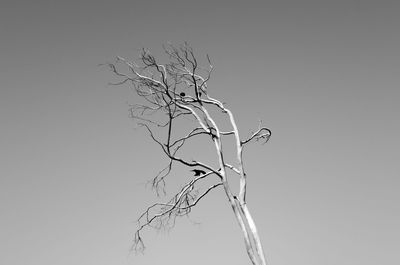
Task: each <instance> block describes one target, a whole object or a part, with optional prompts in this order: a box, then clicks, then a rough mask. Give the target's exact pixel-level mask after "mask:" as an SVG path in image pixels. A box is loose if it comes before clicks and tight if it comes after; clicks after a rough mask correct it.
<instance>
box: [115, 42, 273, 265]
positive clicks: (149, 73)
mask: <svg viewBox="0 0 400 265" xmlns="http://www.w3.org/2000/svg"><path fill="white" fill-rule="evenodd" d="M164 51H165V53H166V55H167V56H168V58H169V59H168V60H167V61H168V62H167V63H165V64H161V63H159V62H158V60H156V58H155V57H154V56H153V55H152V54H151V53H150V52H149V51H148V50H146V49H143V50H142V52H141V56H140V58H139V60H138V62H131V61H128V60H126V59H124V58H121V57H117V59H116V61H115V62H113V63H108V64H107V65H108V67H109V68H110V70H111V71H112V72H113V73H114V74H115V75H116V76H117V77H118V78H119V81H118V82H117V83H114V84H115V85H122V84H129V85H130V86H132V87H133V88H134V90H135V91H136V93H137V95H138V96H139V97H140V98H141V99H142V101H143V103H140V104H135V105H132V107H131V109H130V114H131V116H132V118H133V119H135V120H136V121H137V123H138V125H139V126H142V127H143V128H144V129H145V130H147V132H148V133H149V136H150V137H151V139H152V140H153V141H154V142H155V143H156V144H157V145H158V146H159V147H160V149H161V150H162V152H163V153H164V154H165V155H166V157H167V158H168V164H167V166H166V167H165V168H163V169H162V170H161V171H160V172H159V173H158V174H157V175H156V176H155V177H154V178H153V179H152V181H151V183H152V187H153V188H154V189H155V190H156V191H157V193H159V192H160V191H165V181H166V178H167V176H168V175H170V173H171V172H172V169H173V166H174V165H175V164H176V163H180V164H182V165H184V166H186V167H188V168H190V169H192V171H194V172H195V176H194V178H193V179H191V180H189V181H187V183H185V184H184V185H183V186H182V188H181V189H180V190H178V191H177V192H176V193H175V194H174V195H173V196H172V197H171V199H170V200H167V201H166V202H160V203H155V204H153V205H150V206H149V207H148V208H147V209H146V210H145V211H144V212H143V213H142V215H140V217H139V218H138V224H139V226H138V229H137V231H136V233H135V236H134V246H133V248H134V250H136V251H138V250H143V249H144V243H143V239H142V231H143V229H144V228H146V227H153V228H158V229H160V228H161V227H163V226H168V225H170V224H171V223H174V222H175V219H176V217H180V216H185V215H188V214H189V213H190V211H191V210H192V208H193V207H195V206H196V205H197V204H198V203H199V201H200V200H201V199H202V198H204V197H205V196H206V195H207V194H208V193H209V192H211V191H212V190H214V189H216V188H217V187H219V186H221V187H222V188H223V190H224V192H225V194H226V198H227V200H228V202H229V203H230V205H231V207H232V210H233V212H234V214H235V217H236V220H237V221H238V223H239V226H240V228H241V231H242V232H243V235H244V240H245V246H246V250H247V253H248V256H249V258H250V260H251V262H252V263H253V264H255V265H265V264H266V261H265V256H264V253H263V249H262V246H261V241H260V238H259V235H258V232H257V228H256V225H255V223H254V220H253V217H252V216H251V214H250V211H249V209H248V207H247V203H246V187H247V175H246V173H245V171H244V167H243V159H242V157H243V155H242V153H243V148H244V147H245V146H246V145H247V144H249V143H251V142H252V141H258V140H261V141H263V142H264V143H266V142H267V141H268V140H269V138H270V137H271V131H270V130H269V129H268V128H266V127H263V126H262V125H261V122H260V124H259V127H258V129H257V130H255V131H254V132H253V133H251V134H250V135H249V136H248V137H247V138H244V139H243V138H241V137H240V136H239V130H238V128H237V125H236V122H235V118H234V116H233V114H232V112H231V111H230V110H229V109H228V108H227V107H226V105H225V104H224V103H223V102H222V101H220V100H217V99H215V98H213V97H212V96H211V93H210V91H209V89H208V81H209V79H210V76H211V73H212V71H213V66H212V64H211V61H210V59H209V57H208V55H207V56H206V59H207V60H205V61H207V64H208V66H207V68H203V67H201V66H200V65H199V62H198V58H196V56H195V55H194V52H193V49H192V48H191V47H190V46H189V45H188V44H187V43H185V44H183V45H181V46H173V45H168V46H165V47H164ZM211 110H213V111H214V113H215V111H218V112H219V113H220V115H222V116H224V117H226V119H228V121H229V124H230V127H231V128H229V129H228V130H224V129H222V128H221V126H219V124H217V122H216V119H215V117H213V115H211V113H212V112H211ZM181 121H185V122H190V121H192V124H193V127H192V128H191V129H190V130H188V131H179V128H178V126H176V124H178V122H181ZM193 121H194V122H193ZM199 137H206V138H208V139H209V140H210V144H213V145H214V146H215V151H216V156H217V158H218V162H217V163H216V164H217V165H218V166H214V167H213V166H212V165H209V164H207V163H205V162H204V161H199V160H195V159H188V158H186V157H181V156H180V154H181V152H180V150H181V149H182V148H183V147H184V146H186V144H187V143H189V141H193V140H195V139H197V138H199ZM224 137H233V138H234V143H235V150H236V161H235V162H234V163H233V164H231V163H229V162H228V161H226V159H225V157H224V149H223V146H222V139H223V138H224ZM228 172H229V175H230V176H229V178H228ZM210 177H213V179H214V181H215V182H213V183H214V184H212V185H210V186H207V188H205V189H204V190H202V191H199V190H197V189H195V185H197V184H198V183H200V182H202V181H204V180H205V179H207V180H209V179H210ZM231 178H238V179H239V182H238V183H239V187H238V192H237V194H235V193H234V192H233V189H232V187H231V186H232V181H231V182H230V181H229V180H230V179H231ZM196 188H197V186H196Z"/></svg>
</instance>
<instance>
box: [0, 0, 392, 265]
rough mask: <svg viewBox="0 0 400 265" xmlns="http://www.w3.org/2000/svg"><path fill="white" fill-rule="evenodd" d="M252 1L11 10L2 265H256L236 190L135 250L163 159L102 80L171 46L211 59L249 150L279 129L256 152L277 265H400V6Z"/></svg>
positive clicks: (255, 174) (129, 98) (121, 95)
mask: <svg viewBox="0 0 400 265" xmlns="http://www.w3.org/2000/svg"><path fill="white" fill-rule="evenodd" d="M244 2H245V1H242V3H241V4H236V3H234V1H150V0H148V1H134V0H130V1H118V0H116V1H86V0H80V1H73V0H71V1H56V0H52V1H41V0H38V1H7V0H3V1H2V4H1V8H0V25H1V26H0V39H1V44H0V126H1V127H0V128H1V130H0V150H1V151H0V161H1V166H0V213H1V218H0V249H1V255H0V264H7V265H27V264H29V265H54V264H57V265H71V264H73V265H88V264H96V265H111V264H112V265H128V264H129V265H131V264H135V265H150V264H193V265H200V264H233V265H236V264H238V265H239V264H241V265H242V264H249V261H248V258H247V254H246V252H245V248H244V243H243V239H242V235H241V233H240V230H239V227H238V226H237V223H236V221H235V220H234V216H233V214H232V211H231V209H230V206H229V204H228V203H227V202H226V200H225V198H224V196H223V193H222V190H218V191H215V192H214V193H212V194H211V195H210V197H209V198H207V199H205V200H204V201H203V202H202V203H201V204H200V205H199V207H198V208H197V209H195V210H194V211H193V214H192V216H191V220H192V221H194V222H197V223H200V224H196V225H193V224H192V223H191V221H190V220H188V219H186V218H183V219H181V220H180V221H179V222H178V223H177V225H176V227H175V228H174V229H173V230H172V231H170V232H168V233H167V232H160V233H157V232H154V231H151V230H149V231H147V232H146V233H145V239H146V243H147V249H146V252H145V254H144V255H138V256H135V255H132V254H130V253H129V248H130V245H131V243H132V236H133V233H134V231H135V228H136V225H135V222H134V221H135V219H136V218H137V217H138V215H139V213H140V212H141V211H142V210H143V209H145V207H146V206H147V205H148V204H149V203H151V202H154V201H155V200H156V198H155V196H154V195H153V194H152V192H151V191H150V190H149V189H146V188H145V187H144V185H143V183H145V182H146V180H148V179H150V178H151V177H152V176H153V175H154V174H155V173H157V170H158V169H159V168H161V167H162V166H164V163H165V158H164V157H163V156H162V154H161V153H160V152H159V150H158V149H157V146H155V145H154V144H153V143H152V142H151V141H150V140H149V139H148V138H146V134H145V133H144V132H143V131H141V130H136V129H135V126H134V123H133V122H132V121H131V120H130V119H129V117H128V111H127V110H128V103H132V102H135V97H134V96H133V94H132V93H131V92H130V90H129V89H128V88H127V87H122V86H121V87H110V86H107V83H108V82H109V81H111V80H113V76H112V75H111V74H110V73H109V72H108V71H107V70H106V69H105V68H101V67H98V66H97V65H98V64H100V63H104V62H107V61H110V60H112V59H113V58H115V56H117V55H118V56H124V57H127V58H130V59H135V58H137V56H138V51H139V49H141V48H142V47H148V48H150V49H151V50H152V51H153V54H154V55H157V54H161V52H162V46H161V45H162V44H163V43H166V42H168V41H172V42H174V43H178V44H179V43H181V42H183V41H189V42H190V43H191V44H192V46H193V47H194V48H195V51H196V52H197V54H198V55H199V56H203V55H205V54H206V53H208V54H209V55H210V57H211V59H212V61H213V63H214V67H215V72H214V76H213V78H212V79H211V80H210V82H209V93H210V94H211V95H213V96H215V97H218V98H220V99H222V100H223V101H225V102H226V103H227V104H228V106H230V107H231V109H232V111H234V113H236V116H237V120H238V124H239V127H240V131H241V132H242V134H243V135H245V134H246V133H248V132H249V130H250V129H253V128H255V127H256V126H257V123H258V120H259V119H262V120H263V121H264V123H265V125H267V126H268V127H269V128H271V130H272V132H273V137H272V138H271V140H270V142H269V143H268V144H267V145H257V144H254V145H252V146H251V147H250V148H248V149H247V150H246V151H247V152H246V153H245V163H246V168H247V172H248V175H249V191H248V192H249V194H248V204H249V207H250V210H251V211H252V212H253V214H254V216H255V220H256V223H257V224H258V228H259V232H260V236H261V238H262V240H263V244H264V249H265V252H266V253H267V259H268V261H269V263H270V264H271V265H294V264H295V265H333V264H335V265H337V264H340V265H376V264H388V265H389V264H400V257H399V254H398V252H399V249H400V228H399V223H400V204H399V202H400V192H399V189H400V180H399V172H400V170H399V169H400V166H399V164H400V163H399V157H400V154H399V153H400V151H399V150H400V140H399V137H398V135H399V130H400V122H399V114H400V104H399V100H400V89H399V84H400V52H399V47H400V16H399V13H400V4H399V3H398V1H385V0H383V1H351V0H346V1H338V0H336V1H303V0H297V1H282V0H281V1H260V2H251V1H246V3H244ZM174 177H176V178H178V179H179V178H184V177H185V176H179V175H178V176H177V175H175V176H174ZM169 191H170V192H173V190H169Z"/></svg>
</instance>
